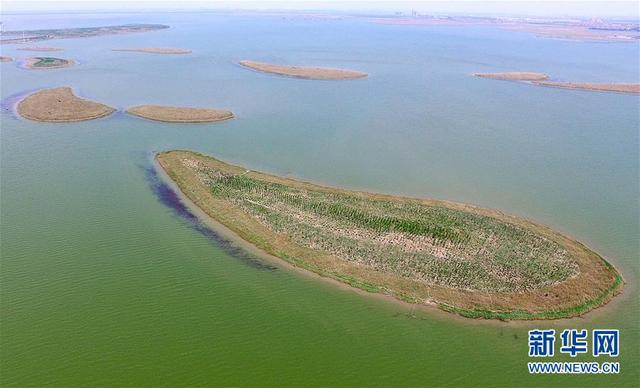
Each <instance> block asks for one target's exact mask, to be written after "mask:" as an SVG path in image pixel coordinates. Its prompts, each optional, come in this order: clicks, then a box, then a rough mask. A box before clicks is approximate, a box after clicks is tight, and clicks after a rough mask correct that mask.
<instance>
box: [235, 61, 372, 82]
mask: <svg viewBox="0 0 640 388" xmlns="http://www.w3.org/2000/svg"><path fill="white" fill-rule="evenodd" d="M240 64H241V65H242V66H245V67H248V68H250V69H253V70H257V71H262V72H265V73H271V74H278V75H284V76H288V77H295V78H305V79H316V80H347V79H355V78H362V77H366V76H367V73H363V72H361V71H355V70H345V69H333V68H324V67H305V66H291V65H276V64H272V63H263V62H255V61H247V60H243V61H240Z"/></svg>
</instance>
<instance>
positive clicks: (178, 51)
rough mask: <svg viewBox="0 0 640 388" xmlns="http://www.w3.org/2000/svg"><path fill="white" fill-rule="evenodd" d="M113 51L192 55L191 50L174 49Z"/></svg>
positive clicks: (155, 48)
mask: <svg viewBox="0 0 640 388" xmlns="http://www.w3.org/2000/svg"><path fill="white" fill-rule="evenodd" d="M113 51H127V52H135V53H147V54H169V55H176V54H191V50H189V49H182V48H172V47H142V48H121V49H113Z"/></svg>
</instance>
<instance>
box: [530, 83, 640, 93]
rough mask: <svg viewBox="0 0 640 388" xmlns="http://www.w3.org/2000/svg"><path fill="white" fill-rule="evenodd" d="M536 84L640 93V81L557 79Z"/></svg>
mask: <svg viewBox="0 0 640 388" xmlns="http://www.w3.org/2000/svg"><path fill="white" fill-rule="evenodd" d="M534 84H535V85H540V86H547V87H551V88H562V89H579V90H592V91H597V92H616V93H631V94H640V83H639V84H633V83H592V82H556V81H543V82H534Z"/></svg>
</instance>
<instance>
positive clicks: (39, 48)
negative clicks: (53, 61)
mask: <svg viewBox="0 0 640 388" xmlns="http://www.w3.org/2000/svg"><path fill="white" fill-rule="evenodd" d="M18 50H22V51H42V52H47V51H63V50H64V49H62V48H60V47H20V48H19V49H18Z"/></svg>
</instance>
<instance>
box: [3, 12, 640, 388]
mask: <svg viewBox="0 0 640 388" xmlns="http://www.w3.org/2000/svg"><path fill="white" fill-rule="evenodd" d="M2 21H3V22H4V24H5V29H6V30H10V29H23V28H28V29H35V28H54V27H57V28H60V27H76V26H97V25H112V24H124V23H163V24H168V25H170V26H171V28H170V29H167V30H161V31H156V32H148V33H139V34H127V35H113V36H102V37H96V38H86V39H68V40H50V41H45V42H42V44H40V45H42V46H53V47H62V48H64V51H62V52H56V53H51V56H59V57H63V58H70V59H74V60H76V61H77V64H76V65H75V66H72V67H70V68H65V69H59V70H39V71H35V70H25V69H21V68H19V67H18V66H17V64H16V63H15V62H14V63H2V64H1V66H2V67H1V69H2V70H1V73H0V75H1V81H2V82H1V86H0V89H1V90H0V91H1V96H2V101H3V105H2V108H3V109H2V114H1V116H0V120H1V121H0V125H1V136H0V147H1V148H0V166H1V174H0V190H1V191H0V194H1V195H0V211H1V212H0V232H1V237H2V244H1V266H0V279H1V285H0V287H1V290H0V291H1V295H2V297H1V298H0V327H1V331H2V335H1V336H0V344H1V354H0V365H1V366H0V368H1V369H0V372H1V373H0V383H1V384H2V385H3V386H10V385H16V386H24V385H40V386H41V385H55V386H74V385H89V384H91V385H101V386H106V385H110V386H121V385H144V386H151V385H205V384H207V383H209V384H211V383H214V382H215V383H217V384H218V385H278V386H295V385H298V386H299V385H303V384H305V385H309V384H312V385H325V386H326V385H342V386H344V385H347V386H349V385H412V386H415V385H426V384H430V385H444V384H451V385H462V384H464V385H499V386H534V385H536V386H537V385H540V384H557V385H560V384H563V385H566V386H574V385H580V386H588V385H593V386H596V385H597V386H603V385H608V386H624V385H632V384H633V383H634V382H635V383H637V381H638V380H639V379H640V370H639V369H638V362H639V361H640V328H639V326H638V317H639V316H640V307H639V306H640V303H639V302H640V298H639V295H638V288H637V284H638V278H639V276H640V261H639V257H640V248H639V244H638V236H639V235H640V221H639V214H640V204H639V200H638V198H639V197H640V178H639V176H640V171H639V163H638V161H639V159H640V155H639V130H638V129H639V126H640V111H639V102H640V97H638V96H633V95H623V94H613V93H598V92H586V91H577V90H561V89H551V88H542V87H533V86H529V85H526V84H520V83H515V82H506V81H496V80H490V79H480V78H475V77H473V76H471V75H470V74H471V73H474V72H492V71H511V70H528V71H539V72H546V73H549V74H551V75H552V77H554V78H555V79H559V80H567V81H585V82H588V81H593V82H609V81H610V82H638V81H639V78H640V71H639V70H638V69H639V58H640V45H639V44H637V43H631V44H624V43H589V42H570V41H562V40H553V39H543V38H538V37H535V36H533V35H530V34H527V33H513V32H506V31H502V30H500V29H497V28H491V27H447V26H441V27H420V26H413V27H412V26H392V25H378V24H373V23H369V22H367V21H366V20H364V19H362V18H351V17H345V18H343V19H342V20H302V19H300V18H296V17H292V16H283V15H260V14H252V13H200V14H196V13H131V14H126V13H121V14H108V13H101V14H49V15H47V14H39V15H2ZM17 47H20V46H19V45H3V46H1V49H2V55H8V56H13V57H17V58H24V57H28V56H38V55H41V54H42V53H31V52H28V51H19V50H16V48H17ZM128 47H180V48H188V49H192V50H193V53H192V54H190V55H176V56H165V55H153V54H142V53H132V52H114V51H111V49H114V48H128ZM46 55H48V54H46ZM242 59H253V60H257V61H264V62H270V61H271V62H278V63H291V64H306V65H318V66H332V67H343V68H350V69H354V70H361V71H365V72H368V73H369V77H367V78H364V79H359V80H353V81H342V82H338V81H335V82H331V81H309V80H300V79H291V78H282V77H278V76H273V75H268V74H261V73H257V72H254V71H249V70H246V69H244V68H242V67H240V66H239V65H237V62H238V61H239V60H242ZM57 86H72V87H73V88H74V89H75V90H76V92H77V93H78V94H79V95H80V96H83V97H87V98H90V99H94V100H96V101H100V102H103V103H105V104H108V105H110V106H113V107H117V108H119V109H125V108H127V107H129V106H133V105H140V104H166V105H181V106H197V107H214V108H223V109H229V110H232V111H233V112H234V114H235V115H236V118H235V119H233V120H230V121H226V122H221V123H211V124H167V123H158V122H151V121H147V120H142V119H139V118H135V117H133V116H128V115H126V114H125V113H123V112H122V111H120V112H117V113H116V114H114V115H113V116H111V117H109V118H106V119H100V120H96V121H88V122H81V123H71V124H46V123H37V122H31V121H27V120H24V119H21V118H19V117H17V116H16V115H15V113H14V112H13V110H12V105H13V104H14V103H15V101H17V99H19V98H20V96H21V95H24V94H25V93H28V92H31V91H34V90H37V89H40V88H46V87H57ZM168 149H191V150H196V151H199V152H202V153H205V154H210V155H212V156H215V157H217V158H219V159H222V160H225V161H227V162H231V163H234V164H239V165H242V166H245V167H247V168H251V169H255V170H262V171H265V172H269V173H272V174H276V175H284V176H290V177H295V178H299V179H303V180H310V181H315V182H320V183H322V184H326V185H331V186H339V187H346V188H353V189H363V190H368V191H376V192H384V193H392V194H403V195H410V196H417V197H434V198H439V199H449V200H455V201H461V202H467V203H473V204H477V205H480V206H484V207H490V208H497V209H501V210H504V211H506V212H509V213H513V214H516V215H519V216H523V217H527V218H530V219H533V220H535V221H537V222H540V223H543V224H547V225H550V226H552V227H554V228H555V229H557V230H560V231H562V232H565V233H567V234H569V235H571V236H574V237H575V238H577V239H578V240H580V241H583V242H585V243H586V244H587V245H589V246H590V247H591V248H592V249H594V250H595V251H597V252H599V253H600V254H602V255H603V256H605V257H606V258H607V259H608V260H609V261H610V262H611V263H613V264H614V265H615V266H616V267H617V268H618V269H619V270H621V272H622V274H623V276H624V277H625V280H626V282H627V284H626V288H625V291H624V293H623V294H622V295H620V296H618V297H617V298H616V299H615V300H614V301H613V302H612V303H610V305H608V306H605V307H604V308H601V309H598V310H596V311H594V312H592V313H589V314H587V315H586V316H585V317H583V318H577V319H574V320H565V321H554V322H487V321H475V320H469V319H464V318H460V317H457V316H453V315H450V314H447V313H443V312H439V311H437V310H433V309H413V308H411V307H407V306H406V305H402V304H397V303H393V302H390V301H387V300H382V299H380V298H375V297H371V296H367V295H362V294H361V293H357V292H355V291H353V290H350V289H347V288H342V287H335V285H333V284H330V283H328V282H325V281H322V280H319V279H316V278H314V277H310V276H305V275H303V274H300V273H298V272H295V271H291V270H289V269H287V268H286V267H285V266H281V265H278V263H273V262H264V261H263V260H262V259H260V258H257V257H252V256H251V255H250V254H247V253H245V252H243V251H242V250H241V249H238V248H237V247H236V246H235V244H234V243H233V242H229V241H226V240H223V239H221V238H220V237H219V236H217V235H215V234H214V233H211V232H210V231H208V230H206V229H203V228H202V227H201V226H199V224H198V223H196V222H194V220H193V218H192V216H190V215H189V214H186V212H185V211H184V209H183V208H182V207H181V206H180V205H179V204H176V201H175V199H174V198H173V197H172V196H171V193H168V192H167V191H166V190H167V189H166V187H163V186H162V184H161V183H160V182H159V181H158V178H157V176H156V175H155V174H154V172H153V167H152V158H153V154H154V152H156V151H160V150H168ZM532 328H554V329H556V331H558V330H562V329H563V328H577V329H582V328H587V329H591V328H611V329H620V330H621V334H620V337H621V338H620V341H621V355H620V357H619V358H618V359H617V360H616V361H620V363H621V374H620V375H609V376H587V375H585V376H578V375H573V376H553V375H549V376H531V375H529V373H528V371H527V367H526V364H527V362H528V361H529V360H530V359H529V357H528V355H527V354H528V353H527V352H528V344H527V331H528V330H530V329H532ZM568 359H569V358H568V357H565V358H563V357H556V358H554V361H555V360H568ZM590 359H591V358H590V356H580V357H579V358H578V359H576V360H578V361H584V360H590Z"/></svg>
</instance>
